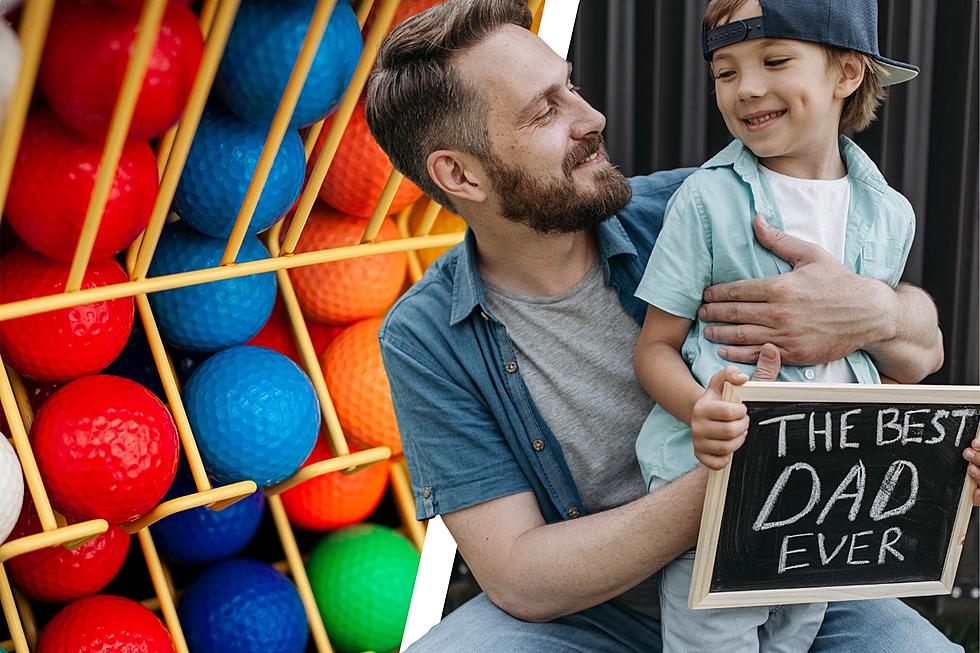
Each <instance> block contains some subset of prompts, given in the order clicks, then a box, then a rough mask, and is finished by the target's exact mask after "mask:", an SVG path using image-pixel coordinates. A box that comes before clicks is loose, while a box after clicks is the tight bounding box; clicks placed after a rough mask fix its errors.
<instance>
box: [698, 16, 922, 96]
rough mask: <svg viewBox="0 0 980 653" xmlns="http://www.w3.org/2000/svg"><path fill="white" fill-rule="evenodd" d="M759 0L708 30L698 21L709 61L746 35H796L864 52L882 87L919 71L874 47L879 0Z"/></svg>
mask: <svg viewBox="0 0 980 653" xmlns="http://www.w3.org/2000/svg"><path fill="white" fill-rule="evenodd" d="M759 4H760V5H761V6H762V15H761V16H757V17H755V18H748V19H746V20H735V21H732V22H730V23H728V24H726V25H722V26H720V27H716V28H715V29H712V30H709V29H708V26H707V24H702V26H701V52H702V54H703V55H704V58H705V60H706V61H711V59H712V56H713V53H714V51H715V50H717V49H719V48H723V47H725V46H727V45H732V44H733V43H738V42H740V41H746V40H748V39H757V38H771V39H795V40H798V41H810V42H813V43H820V44H822V45H831V46H834V47H838V48H842V49H844V50H854V51H855V52H860V53H861V54H866V55H868V56H869V57H871V58H872V59H874V60H875V61H877V62H878V63H879V64H881V67H882V71H881V72H880V73H879V75H878V79H879V80H880V81H881V85H882V86H890V85H892V84H901V83H902V82H907V81H909V80H910V79H912V78H913V77H915V76H916V75H918V74H919V68H918V67H917V66H913V65H912V64H909V63H905V62H902V61H896V60H894V59H889V58H887V57H883V56H881V53H880V52H878V2H877V0H759Z"/></svg>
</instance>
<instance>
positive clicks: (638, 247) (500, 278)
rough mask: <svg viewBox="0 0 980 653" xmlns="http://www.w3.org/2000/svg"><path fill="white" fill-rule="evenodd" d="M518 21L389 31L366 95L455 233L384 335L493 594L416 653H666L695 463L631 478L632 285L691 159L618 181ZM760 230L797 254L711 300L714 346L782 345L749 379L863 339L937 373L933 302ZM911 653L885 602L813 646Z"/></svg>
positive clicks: (454, 9)
mask: <svg viewBox="0 0 980 653" xmlns="http://www.w3.org/2000/svg"><path fill="white" fill-rule="evenodd" d="M530 21H531V18H530V15H529V14H528V12H527V10H526V8H525V7H524V3H523V2H522V1H521V0H449V1H448V2H446V3H443V4H440V5H437V6H436V7H434V8H433V9H431V10H428V11H426V12H423V13H421V14H418V15H417V16H415V17H412V18H410V19H409V20H407V21H405V22H404V23H403V24H402V25H400V26H399V27H397V28H396V29H395V30H394V31H393V32H392V33H391V35H390V36H389V37H388V39H387V40H386V41H385V43H384V44H383V45H382V48H381V51H380V53H379V56H378V62H377V66H376V69H375V71H374V74H373V75H372V78H371V80H370V83H369V86H368V95H367V117H368V122H369V125H370V127H371V130H372V133H373V134H374V136H375V138H376V139H377V140H378V142H379V143H380V144H381V146H382V148H384V149H385V151H386V152H387V153H388V155H389V157H390V158H391V160H392V162H393V163H394V165H395V167H396V168H398V169H399V170H400V171H401V172H403V173H404V174H405V175H406V176H408V177H409V178H410V179H412V180H413V181H414V182H415V183H416V184H418V185H419V186H420V187H421V188H422V189H423V190H424V191H425V192H426V193H428V194H429V195H430V196H432V197H434V198H435V199H436V200H438V201H439V202H441V203H442V204H444V205H445V206H448V207H450V208H452V209H453V210H455V211H456V212H457V213H459V214H460V215H462V216H463V217H464V218H465V219H466V221H467V223H468V225H469V231H468V234H467V238H466V241H465V242H464V243H463V244H462V245H460V246H458V247H456V248H455V249H454V250H452V251H451V252H450V253H448V254H447V255H446V256H444V257H443V258H442V259H440V260H439V261H438V262H437V263H436V264H434V265H433V266H432V267H431V268H430V269H429V270H428V272H427V273H426V276H425V277H424V278H423V279H422V280H421V281H420V282H419V283H417V284H416V285H415V286H414V287H413V288H412V289H411V290H410V291H409V292H408V293H407V294H406V296H405V297H404V298H403V299H402V300H401V301H400V302H399V303H398V304H397V305H396V306H395V307H394V308H393V309H392V311H391V312H390V313H389V316H388V318H387V320H386V322H385V324H384V326H383V327H382V331H381V334H380V338H381V346H382V353H383V356H384V359H385V365H386V369H387V372H388V376H389V380H390V383H391V388H392V396H393V399H394V402H395V410H396V413H397V416H398V422H399V429H400V431H401V436H402V441H403V445H404V450H405V456H406V460H407V461H408V464H409V467H410V471H411V477H412V486H413V491H414V494H415V498H416V509H417V515H418V517H419V519H428V518H430V517H433V516H434V515H436V514H442V515H443V518H444V520H445V523H446V525H447V527H448V528H449V530H450V531H451V532H452V534H453V536H454V537H455V539H456V541H457V543H458V545H459V549H460V552H461V554H462V555H463V557H464V558H465V559H466V561H467V564H468V565H469V567H470V568H471V569H472V571H473V574H474V576H475V577H476V579H477V580H478V581H479V582H480V585H481V587H482V588H483V590H484V591H485V594H481V595H480V596H478V597H477V598H475V599H474V600H472V601H470V602H469V603H467V604H466V605H464V606H463V607H461V608H460V609H458V610H457V611H455V612H454V613H453V614H451V615H450V616H449V617H447V618H446V619H445V620H443V622H442V623H441V624H440V625H438V626H437V627H435V628H434V629H433V630H432V631H430V633H429V634H428V635H427V636H426V637H424V638H423V639H422V640H420V641H419V642H418V643H417V644H416V646H414V647H413V648H412V650H413V651H429V650H436V651H457V650H460V651H467V652H474V651H495V652H496V651H552V650H554V651H566V650H581V651H622V650H637V651H641V650H642V651H649V650H660V624H659V620H658V614H657V605H656V594H657V591H656V578H655V576H654V574H655V573H656V572H657V571H658V570H659V569H660V568H661V567H663V565H665V564H666V563H667V562H669V561H670V560H672V559H673V558H675V557H676V556H677V555H679V554H680V553H681V552H683V551H685V550H687V549H689V548H690V547H691V546H692V545H693V544H694V542H695V540H696V536H697V531H698V525H699V520H700V509H701V504H702V501H703V494H704V483H705V473H704V471H703V470H695V471H694V472H691V473H689V474H688V475H686V476H684V477H682V478H680V479H678V480H677V481H675V482H673V483H671V484H670V485H668V486H666V487H664V488H661V489H659V490H657V491H656V492H653V493H650V494H647V493H646V492H645V487H644V485H643V482H642V479H641V478H640V473H639V469H638V467H637V464H636V458H635V453H634V449H633V443H634V440H635V437H636V434H637V432H638V430H639V427H640V424H641V423H642V420H643V418H644V417H645V416H646V414H647V413H648V412H649V409H650V407H651V400H650V399H649V397H647V395H646V394H645V393H644V392H643V390H642V389H641V388H640V386H639V384H638V383H636V380H635V378H634V375H633V367H632V360H631V357H632V351H633V348H634V345H635V341H636V337H637V334H638V332H639V327H640V321H641V320H642V315H643V311H644V309H645V307H644V306H643V304H642V302H640V301H639V300H637V299H636V298H634V297H633V292H634V290H635V287H636V283H637V281H638V280H639V278H640V275H641V273H642V271H643V268H644V265H645V263H646V259H647V257H648V255H649V253H650V250H651V248H652V246H653V241H654V240H655V238H656V235H657V233H658V232H659V228H660V224H661V221H662V218H663V212H664V207H665V205H666V202H667V200H668V199H669V197H670V195H671V194H672V193H673V191H674V190H675V189H676V188H677V186H678V185H679V184H680V183H681V181H682V180H683V178H684V177H685V176H686V175H687V174H688V173H689V172H690V171H686V170H678V171H667V172H660V173H655V174H653V175H650V176H648V177H642V178H637V179H633V180H631V181H630V182H627V181H626V180H624V179H623V177H622V176H621V175H620V174H619V173H618V171H617V170H616V169H615V168H614V167H613V166H612V165H611V164H610V163H609V161H608V160H607V158H606V154H605V150H604V148H603V141H602V136H601V132H602V130H603V127H604V125H605V118H604V117H603V116H602V114H600V113H598V112H597V111H595V110H594V109H593V108H592V107H591V106H589V104H588V103H587V102H585V101H584V100H583V99H582V98H581V97H580V96H579V95H578V93H577V89H576V88H575V87H574V86H573V85H572V84H571V82H570V81H569V80H570V68H569V67H568V65H567V64H566V62H564V61H563V60H562V59H561V58H560V57H558V56H557V55H556V54H555V53H554V52H552V51H551V50H550V49H549V48H548V47H547V46H546V45H545V44H544V43H543V42H542V41H541V40H540V39H538V38H537V37H536V36H535V35H533V34H532V33H531V32H530V31H528V28H529V26H530ZM756 233H757V236H758V238H759V240H760V242H762V243H763V244H764V245H765V246H767V247H769V248H770V249H772V251H773V252H774V253H776V254H777V255H778V256H781V257H783V258H785V259H787V260H789V261H790V262H791V263H793V265H794V268H795V269H794V271H793V272H790V273H788V274H785V275H782V276H780V277H777V278H772V279H761V280H753V281H748V282H739V283H737V284H731V285H725V286H718V287H714V288H709V289H708V290H707V291H706V293H705V299H706V304H705V306H704V307H703V309H702V310H703V312H704V313H703V315H702V319H705V320H707V321H719V320H724V321H726V322H730V323H731V324H730V325H729V326H720V327H713V328H712V330H711V333H710V334H709V337H711V338H713V339H716V340H718V341H721V342H726V343H730V346H728V347H727V348H726V352H725V353H724V355H725V356H726V357H728V358H730V359H731V360H733V361H742V362H756V360H757V358H758V357H759V352H760V347H761V346H762V345H763V344H765V343H773V344H774V345H775V348H773V347H767V348H766V349H765V350H764V355H763V357H762V359H761V360H759V361H758V371H757V378H771V375H772V374H774V371H775V370H777V369H778V366H779V363H780V358H782V360H784V361H787V362H792V363H796V364H802V363H819V362H826V361H829V360H835V359H838V358H841V357H842V356H844V355H846V354H847V353H850V352H851V351H854V350H856V349H864V350H866V351H868V352H869V353H870V354H871V355H872V356H873V357H874V359H875V362H876V364H877V366H878V367H879V369H880V370H881V372H882V373H883V374H885V375H887V376H890V377H892V378H894V379H896V380H898V381H900V382H915V381H918V380H919V379H921V378H922V377H923V376H925V375H926V374H928V373H930V372H932V371H933V370H935V369H937V368H938V367H939V366H940V365H941V363H942V345H941V336H940V333H939V330H938V327H937V323H936V312H935V308H934V306H933V305H932V302H931V300H930V299H929V298H928V296H926V295H925V293H923V292H922V291H920V290H918V289H915V288H912V287H908V286H904V285H903V286H899V287H898V288H897V289H895V290H893V289H891V288H889V287H888V286H886V285H884V284H881V283H878V282H876V281H874V280H870V279H867V278H862V277H858V276H855V275H853V274H850V273H849V272H847V271H846V270H845V269H844V268H843V267H842V266H841V265H840V264H839V263H837V262H835V261H833V260H832V259H831V257H830V256H829V255H827V254H826V252H823V251H822V250H819V249H818V248H816V247H814V246H812V245H809V244H807V243H803V242H801V241H798V240H795V239H793V238H790V237H788V236H785V235H783V234H780V233H779V232H777V231H775V230H773V229H771V228H769V227H766V226H765V225H764V224H763V223H761V222H759V223H757V224H756ZM826 288H833V289H834V292H827V291H826ZM829 297H834V298H835V299H834V301H828V300H827V299H826V298H829ZM804 327H805V328H804ZM804 334H805V335H804ZM767 375H768V376H767ZM977 455H980V445H978V453H977ZM976 471H977V470H976V469H975V468H974V472H976ZM978 499H980V496H978ZM913 649H914V650H920V651H921V650H929V651H939V650H956V647H953V646H952V645H951V644H950V643H949V642H947V641H946V640H945V638H943V637H942V636H941V635H940V634H939V633H938V632H937V631H936V630H935V629H933V628H932V627H931V626H930V625H929V624H928V622H926V621H925V620H923V619H922V618H921V617H919V616H918V615H917V614H916V613H915V612H913V611H912V610H911V609H909V608H907V607H906V606H904V605H903V604H902V603H900V602H899V601H897V600H881V601H865V602H850V603H839V604H832V606H831V608H830V609H829V610H828V612H827V616H826V618H825V620H824V624H823V626H822V628H821V631H820V634H819V635H818V637H817V640H816V642H815V644H814V649H813V650H821V651H854V650H894V651H900V650H913Z"/></svg>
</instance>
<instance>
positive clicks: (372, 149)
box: [310, 99, 422, 218]
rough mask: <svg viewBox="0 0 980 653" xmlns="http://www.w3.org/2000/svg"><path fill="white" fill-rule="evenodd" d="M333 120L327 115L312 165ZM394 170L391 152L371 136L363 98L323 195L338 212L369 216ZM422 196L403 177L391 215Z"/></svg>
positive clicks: (322, 188)
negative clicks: (382, 147) (388, 152)
mask: <svg viewBox="0 0 980 653" xmlns="http://www.w3.org/2000/svg"><path fill="white" fill-rule="evenodd" d="M332 120H333V119H332V118H328V119H327V122H325V123H324V124H323V130H322V131H321V132H320V136H319V138H318V139H317V147H316V148H315V149H314V151H313V153H312V154H311V155H310V162H311V164H312V162H315V161H316V159H317V156H318V155H319V152H320V149H319V148H320V146H322V143H323V141H324V139H326V137H327V134H329V133H330V125H331V121H332ZM392 170H394V168H393V167H392V165H391V161H389V160H388V155H387V154H385V153H384V151H383V150H382V149H381V147H380V146H379V145H378V143H377V142H376V141H375V140H374V137H373V136H371V130H370V129H368V124H367V118H366V117H365V116H364V100H363V99H361V100H360V101H358V103H357V106H356V107H354V113H353V114H352V115H351V118H350V122H349V123H347V129H346V130H345V131H344V136H343V138H341V139H340V145H339V146H338V148H337V153H336V154H335V155H334V158H333V162H332V163H331V164H330V170H328V171H327V176H326V177H325V178H324V180H323V185H322V186H320V197H321V198H322V199H323V200H324V201H325V202H326V203H327V204H329V205H330V206H332V207H334V208H335V209H337V210H338V211H342V212H343V213H348V214H350V215H357V216H360V217H362V218H366V217H370V215H371V214H372V213H373V212H374V207H375V206H377V204H378V200H379V199H380V198H381V191H382V190H384V187H385V184H386V183H387V182H388V177H389V176H390V175H391V171H392ZM421 196H422V191H420V190H419V189H418V188H417V187H416V186H415V184H413V183H412V182H411V181H409V180H408V179H403V180H402V182H401V184H399V186H398V191H397V192H396V193H395V197H394V199H393V200H392V202H391V206H390V207H388V214H389V215H390V214H392V213H397V212H398V211H401V210H402V209H403V208H405V207H406V206H408V205H409V204H411V203H412V202H414V201H415V200H417V199H418V198H419V197H421Z"/></svg>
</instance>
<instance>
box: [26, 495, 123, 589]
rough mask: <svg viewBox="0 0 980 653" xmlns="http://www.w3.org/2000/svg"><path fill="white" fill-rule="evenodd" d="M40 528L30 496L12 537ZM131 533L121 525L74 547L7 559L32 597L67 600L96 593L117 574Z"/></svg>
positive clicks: (51, 549)
mask: <svg viewBox="0 0 980 653" xmlns="http://www.w3.org/2000/svg"><path fill="white" fill-rule="evenodd" d="M40 532H41V520H40V518H38V516H37V511H36V510H35V508H34V503H33V502H32V501H31V499H30V497H29V496H25V497H24V507H23V508H22V509H21V511H20V518H19V519H18V520H17V524H16V525H15V526H14V530H13V533H12V535H13V537H23V536H25V535H33V534H35V533H40ZM129 537H130V536H129V533H127V532H126V531H124V530H123V529H121V528H119V527H118V526H110V527H109V530H107V531H106V532H105V533H102V534H101V535H98V536H96V537H94V538H92V539H91V540H89V541H88V542H86V543H85V544H83V545H81V546H80V547H77V548H75V549H70V550H69V549H66V548H65V547H63V546H52V547H48V548H46V549H39V550H37V551H31V552H30V553H25V554H23V555H20V556H17V557H15V558H11V559H10V560H8V561H7V570H8V571H9V572H10V576H11V577H12V578H13V579H14V583H16V585H17V586H18V587H19V588H20V589H21V590H23V591H24V593H25V594H27V595H28V596H29V597H31V598H33V599H37V600H39V601H48V602H51V603H65V602H67V601H73V600H75V599H77V598H80V597H82V596H86V595H88V594H94V593H95V592H98V591H99V590H101V589H102V588H103V587H105V586H106V585H108V584H109V582H110V581H111V580H112V579H113V578H115V577H116V574H118V573H119V569H120V568H121V567H122V565H123V562H125V560H126V554H127V553H128V552H129Z"/></svg>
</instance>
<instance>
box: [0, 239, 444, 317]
mask: <svg viewBox="0 0 980 653" xmlns="http://www.w3.org/2000/svg"><path fill="white" fill-rule="evenodd" d="M462 240H463V234H462V233H455V234H438V235H435V236H422V237H418V238H405V239H398V240H384V241H381V242H378V243H366V244H363V245H347V246H345V247H334V248H332V249H323V250H317V251H315V252H303V253H301V254H292V255H290V256H279V257H276V258H266V259H260V260H258V261H248V262H246V263H234V264H232V265H226V266H222V267H214V268H206V269H203V270H191V271H190V272H178V273H176V274H168V275H165V276H161V277H151V278H149V279H141V280H139V281H127V282H124V283H117V284H113V285H111V286H100V287H98V288H85V289H84V290H79V291H78V292H75V293H71V294H66V293H60V294H56V295H48V296H46V297H34V298H31V299H22V300H19V301H16V302H9V303H7V304H2V305H0V322H2V321H4V320H11V319H14V318H17V317H25V316H27V315H37V314H38V313H46V312H48V311H56V310H58V309H62V308H68V307H70V306H80V305H82V304H90V303H93V302H101V301H106V300H109V299H118V298H120V297H131V296H134V295H137V294H140V293H151V292H159V291H161V290H170V289H172V288H181V287H183V286H192V285H194V284H198V283H209V282H211V281H222V280H224V279H234V278H236V277H244V276H248V275H250V274H261V273H263V272H274V271H276V270H285V269H288V268H295V267H300V266H303V265H315V264H317V263H330V262H333V261H342V260H345V259H349V258H357V257H359V256H376V255H379V254H391V253H392V252H404V251H407V250H411V249H423V248H427V247H448V246H452V245H455V244H456V243H458V242H460V241H462Z"/></svg>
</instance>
